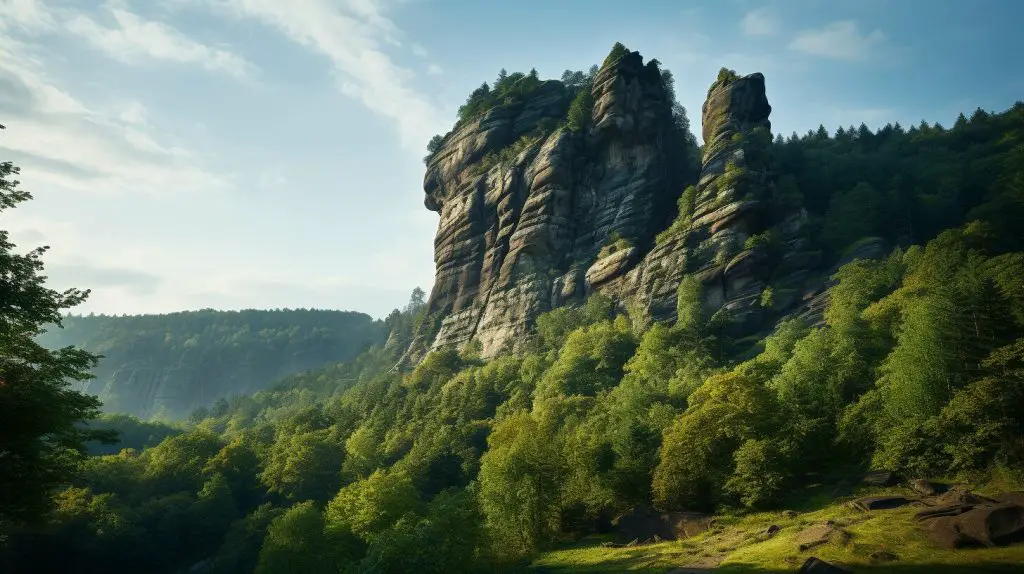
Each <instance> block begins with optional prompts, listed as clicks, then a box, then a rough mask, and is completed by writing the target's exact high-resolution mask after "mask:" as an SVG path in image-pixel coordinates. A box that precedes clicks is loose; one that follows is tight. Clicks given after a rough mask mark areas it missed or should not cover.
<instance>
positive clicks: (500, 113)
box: [424, 52, 673, 356]
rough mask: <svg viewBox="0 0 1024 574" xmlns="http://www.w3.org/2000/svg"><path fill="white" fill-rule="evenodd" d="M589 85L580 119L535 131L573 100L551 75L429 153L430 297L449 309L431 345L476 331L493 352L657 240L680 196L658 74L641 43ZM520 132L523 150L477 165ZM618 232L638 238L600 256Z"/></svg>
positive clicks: (435, 306)
mask: <svg viewBox="0 0 1024 574" xmlns="http://www.w3.org/2000/svg"><path fill="white" fill-rule="evenodd" d="M592 94H593V98H594V102H595V104H594V106H593V111H592V116H591V122H590V127H588V128H587V129H585V130H581V131H578V132H572V131H569V130H567V129H565V128H559V129H556V130H554V131H553V133H550V134H549V135H546V136H542V137H537V138H533V139H531V138H530V137H529V134H531V133H532V132H534V131H535V130H537V128H538V127H539V126H542V123H543V122H545V121H548V122H555V121H559V120H561V119H562V118H564V117H565V115H566V112H567V109H568V107H569V104H570V101H569V95H568V94H567V93H566V90H565V88H564V87H563V86H562V85H561V84H560V83H559V82H549V83H546V84H544V85H543V86H542V87H541V88H540V89H539V90H538V91H537V93H536V94H535V95H533V96H532V97H531V98H530V99H529V100H528V101H527V102H524V103H522V104H517V105H511V106H500V107H497V108H494V109H492V110H491V111H489V112H487V113H486V114H484V115H483V116H482V117H480V118H478V119H476V120H474V121H471V122H468V123H467V124H466V125H463V126H461V127H460V128H459V129H458V130H457V131H456V132H455V133H453V134H451V135H450V136H449V137H448V138H447V140H446V142H445V144H444V146H443V147H442V149H441V150H440V151H439V152H438V153H436V154H435V155H434V157H433V158H432V159H431V161H430V163H429V165H428V166H427V174H426V178H425V183H424V188H425V191H426V201H425V203H426V206H427V208H428V209H432V210H435V211H437V212H439V213H440V216H441V217H440V222H439V224H438V233H437V238H436V239H435V243H434V249H435V263H436V265H437V277H436V280H435V284H434V288H433V291H432V293H431V296H430V300H429V313H430V315H431V316H432V317H435V318H438V317H441V318H442V319H441V323H440V330H439V331H438V333H437V336H436V338H435V339H434V341H433V342H432V345H433V346H434V347H439V346H445V345H461V344H463V343H465V342H467V341H469V340H470V339H477V340H479V341H480V342H481V343H482V345H483V353H484V355H486V356H491V355H494V354H496V353H498V352H499V351H501V350H503V349H505V348H506V347H507V346H508V345H509V344H512V345H514V344H515V343H514V342H516V341H520V340H522V339H523V336H524V335H525V334H526V333H527V332H528V330H529V329H530V327H531V324H532V322H533V320H534V319H535V318H536V316H537V315H538V314H540V313H542V312H544V311H548V310H550V309H551V308H552V307H554V306H558V305H562V304H565V303H566V302H569V301H571V300H575V299H580V298H582V297H583V296H584V295H585V294H586V293H587V291H588V290H590V289H592V288H593V286H595V285H599V284H600V283H602V282H605V281H607V280H608V279H610V278H612V277H614V276H616V275H617V274H620V273H622V272H624V271H625V270H627V269H629V268H630V267H631V266H633V265H635V264H636V261H637V256H638V255H639V252H638V250H637V248H636V247H632V246H641V245H645V244H650V243H651V242H652V240H653V237H654V234H655V233H656V232H657V230H658V228H659V226H660V225H661V224H662V223H663V221H664V219H665V213H666V209H667V208H668V207H669V206H671V203H672V201H673V194H672V193H671V190H669V189H668V186H667V185H666V174H667V173H668V170H669V169H670V166H668V165H667V163H666V158H665V155H664V153H663V149H662V144H661V141H662V140H663V139H664V135H665V134H664V132H665V130H666V126H668V125H669V122H670V120H671V109H670V103H669V101H668V98H667V93H666V91H665V86H664V84H663V83H662V79H661V75H660V73H659V72H658V70H657V68H656V67H655V66H652V65H647V66H645V65H644V64H643V60H642V58H641V57H640V55H639V54H638V53H635V52H634V53H631V54H628V55H626V56H624V57H622V58H620V59H619V60H617V61H615V62H611V63H609V64H608V65H606V66H604V67H603V68H602V69H601V70H600V71H599V72H598V74H597V76H596V77H595V79H594V85H593V91H592ZM524 136H525V138H526V139H525V140H524V139H522V138H524ZM517 141H519V142H522V143H520V144H519V146H517V147H521V148H522V149H521V151H519V153H518V154H517V155H515V157H513V158H511V159H509V160H508V161H505V162H499V163H498V165H493V166H490V167H489V169H482V168H481V160H482V159H483V158H484V157H485V155H486V154H488V153H490V152H495V151H500V150H501V149H503V148H507V147H508V146H510V145H512V144H513V142H517ZM614 241H618V242H619V244H620V246H621V245H627V244H628V245H630V246H631V247H627V248H625V249H621V250H619V251H616V252H615V253H614V256H613V257H606V258H604V259H602V260H601V261H597V255H598V253H599V252H600V251H601V250H602V248H603V247H605V245H606V244H610V243H613V242H614ZM605 251H608V249H605Z"/></svg>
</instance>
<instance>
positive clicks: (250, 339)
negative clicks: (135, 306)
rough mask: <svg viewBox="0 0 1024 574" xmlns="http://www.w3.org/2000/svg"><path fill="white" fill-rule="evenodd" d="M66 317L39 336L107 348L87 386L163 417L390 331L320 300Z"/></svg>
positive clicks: (111, 408) (321, 361)
mask: <svg viewBox="0 0 1024 574" xmlns="http://www.w3.org/2000/svg"><path fill="white" fill-rule="evenodd" d="M63 326H64V328H63V329H60V328H53V329H50V330H49V331H48V332H46V333H44V334H43V335H41V336H40V337H39V342H40V343H41V344H42V345H44V346H46V347H49V348H59V347H65V346H68V345H74V346H77V347H82V348H84V349H86V350H88V351H91V352H93V353H98V354H101V355H103V356H104V358H103V359H102V360H101V361H100V364H99V366H98V367H97V368H96V369H95V370H94V373H95V375H96V378H95V379H93V380H92V381H90V382H89V383H88V384H87V388H86V389H84V390H87V391H88V392H90V393H92V394H94V395H97V396H99V397H100V398H101V399H102V400H103V403H104V405H103V408H104V410H106V411H107V412H123V413H129V414H132V415H135V416H138V417H140V418H159V419H179V418H185V417H187V416H188V414H189V413H190V412H192V411H193V410H194V409H196V408H199V407H202V406H205V405H209V404H211V403H213V402H214V401H216V400H217V399H219V398H223V397H228V396H231V395H235V394H240V393H252V392H255V391H258V390H260V389H262V388H264V387H265V386H266V385H267V384H268V383H270V382H272V381H274V380H276V379H279V378H281V377H284V376H287V375H290V374H293V373H296V372H299V371H302V370H306V369H312V368H316V367H320V366H323V365H325V364H328V363H334V362H338V361H348V360H350V359H352V358H353V357H355V356H356V355H358V354H359V353H361V352H362V351H364V350H365V349H366V348H368V347H370V346H371V345H374V344H376V343H382V342H383V340H384V338H385V336H386V328H385V326H384V323H383V322H382V321H375V320H374V319H373V318H372V317H370V316H369V315H366V314H364V313H356V312H350V311H325V310H315V309H311V310H306V309H298V310H274V311H258V310H245V311H214V310H201V311H186V312H180V313H170V314H166V315H137V316H121V317H117V316H107V315H90V316H69V317H67V318H66V319H65V320H64V325H63Z"/></svg>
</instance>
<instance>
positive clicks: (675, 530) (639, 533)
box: [612, 507, 712, 544]
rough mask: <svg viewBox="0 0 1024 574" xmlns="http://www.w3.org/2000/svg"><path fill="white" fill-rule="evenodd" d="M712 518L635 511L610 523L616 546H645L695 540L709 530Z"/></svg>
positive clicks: (646, 508)
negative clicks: (664, 542)
mask: <svg viewBox="0 0 1024 574" xmlns="http://www.w3.org/2000/svg"><path fill="white" fill-rule="evenodd" d="M711 520H712V517H710V516H708V515H705V514H701V513H697V512H664V513H662V512H658V511H656V510H654V509H652V508H649V507H636V508H631V509H630V510H628V511H626V512H625V513H623V514H622V515H621V516H619V517H617V518H616V519H615V520H614V521H612V525H613V532H614V536H615V542H616V543H618V544H629V543H636V544H648V543H652V542H659V541H663V540H679V539H683V538H688V537H690V536H696V535H697V534H700V533H701V532H704V531H706V530H707V529H708V528H710V526H711Z"/></svg>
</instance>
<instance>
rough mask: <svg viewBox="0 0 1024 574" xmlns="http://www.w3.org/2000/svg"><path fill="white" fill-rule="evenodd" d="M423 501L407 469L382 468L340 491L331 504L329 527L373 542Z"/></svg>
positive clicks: (328, 510)
mask: <svg viewBox="0 0 1024 574" xmlns="http://www.w3.org/2000/svg"><path fill="white" fill-rule="evenodd" d="M419 505H420V499H419V494H418V493H417V491H416V487H415V486H413V483H412V479H411V478H410V477H409V475H408V474H407V473H404V472H401V471H397V472H384V471H380V470H378V471H375V472H374V473H373V474H371V475H370V476H369V477H367V478H366V479H364V480H360V481H358V482H354V483H352V484H350V485H348V486H346V487H345V488H342V489H341V490H340V491H338V494H337V495H336V496H335V497H334V498H333V499H332V500H331V502H330V503H329V504H328V505H327V528H328V529H329V530H332V531H335V532H351V533H352V534H355V535H356V536H358V537H359V538H361V539H362V540H364V541H367V542H369V541H371V540H372V539H373V538H374V536H375V535H376V534H379V533H381V532H384V531H385V530H387V529H388V528H390V527H391V526H393V525H394V524H395V523H396V522H398V520H399V519H400V518H402V517H403V516H405V515H406V513H409V512H415V511H416V510H417V508H418V507H419Z"/></svg>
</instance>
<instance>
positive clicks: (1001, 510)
mask: <svg viewBox="0 0 1024 574" xmlns="http://www.w3.org/2000/svg"><path fill="white" fill-rule="evenodd" d="M953 520H954V521H955V522H956V524H957V527H958V528H959V532H960V534H962V535H964V536H966V537H968V538H970V539H972V540H975V541H977V542H978V543H980V544H983V545H985V546H1004V545H1006V544H1011V543H1013V542H1019V541H1021V540H1024V507H1021V506H1017V505H1016V504H1012V503H1003V504H994V505H988V504H985V505H980V506H976V507H974V509H972V510H970V511H968V512H965V513H963V514H961V515H959V516H957V517H955V518H954V519H953Z"/></svg>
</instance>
